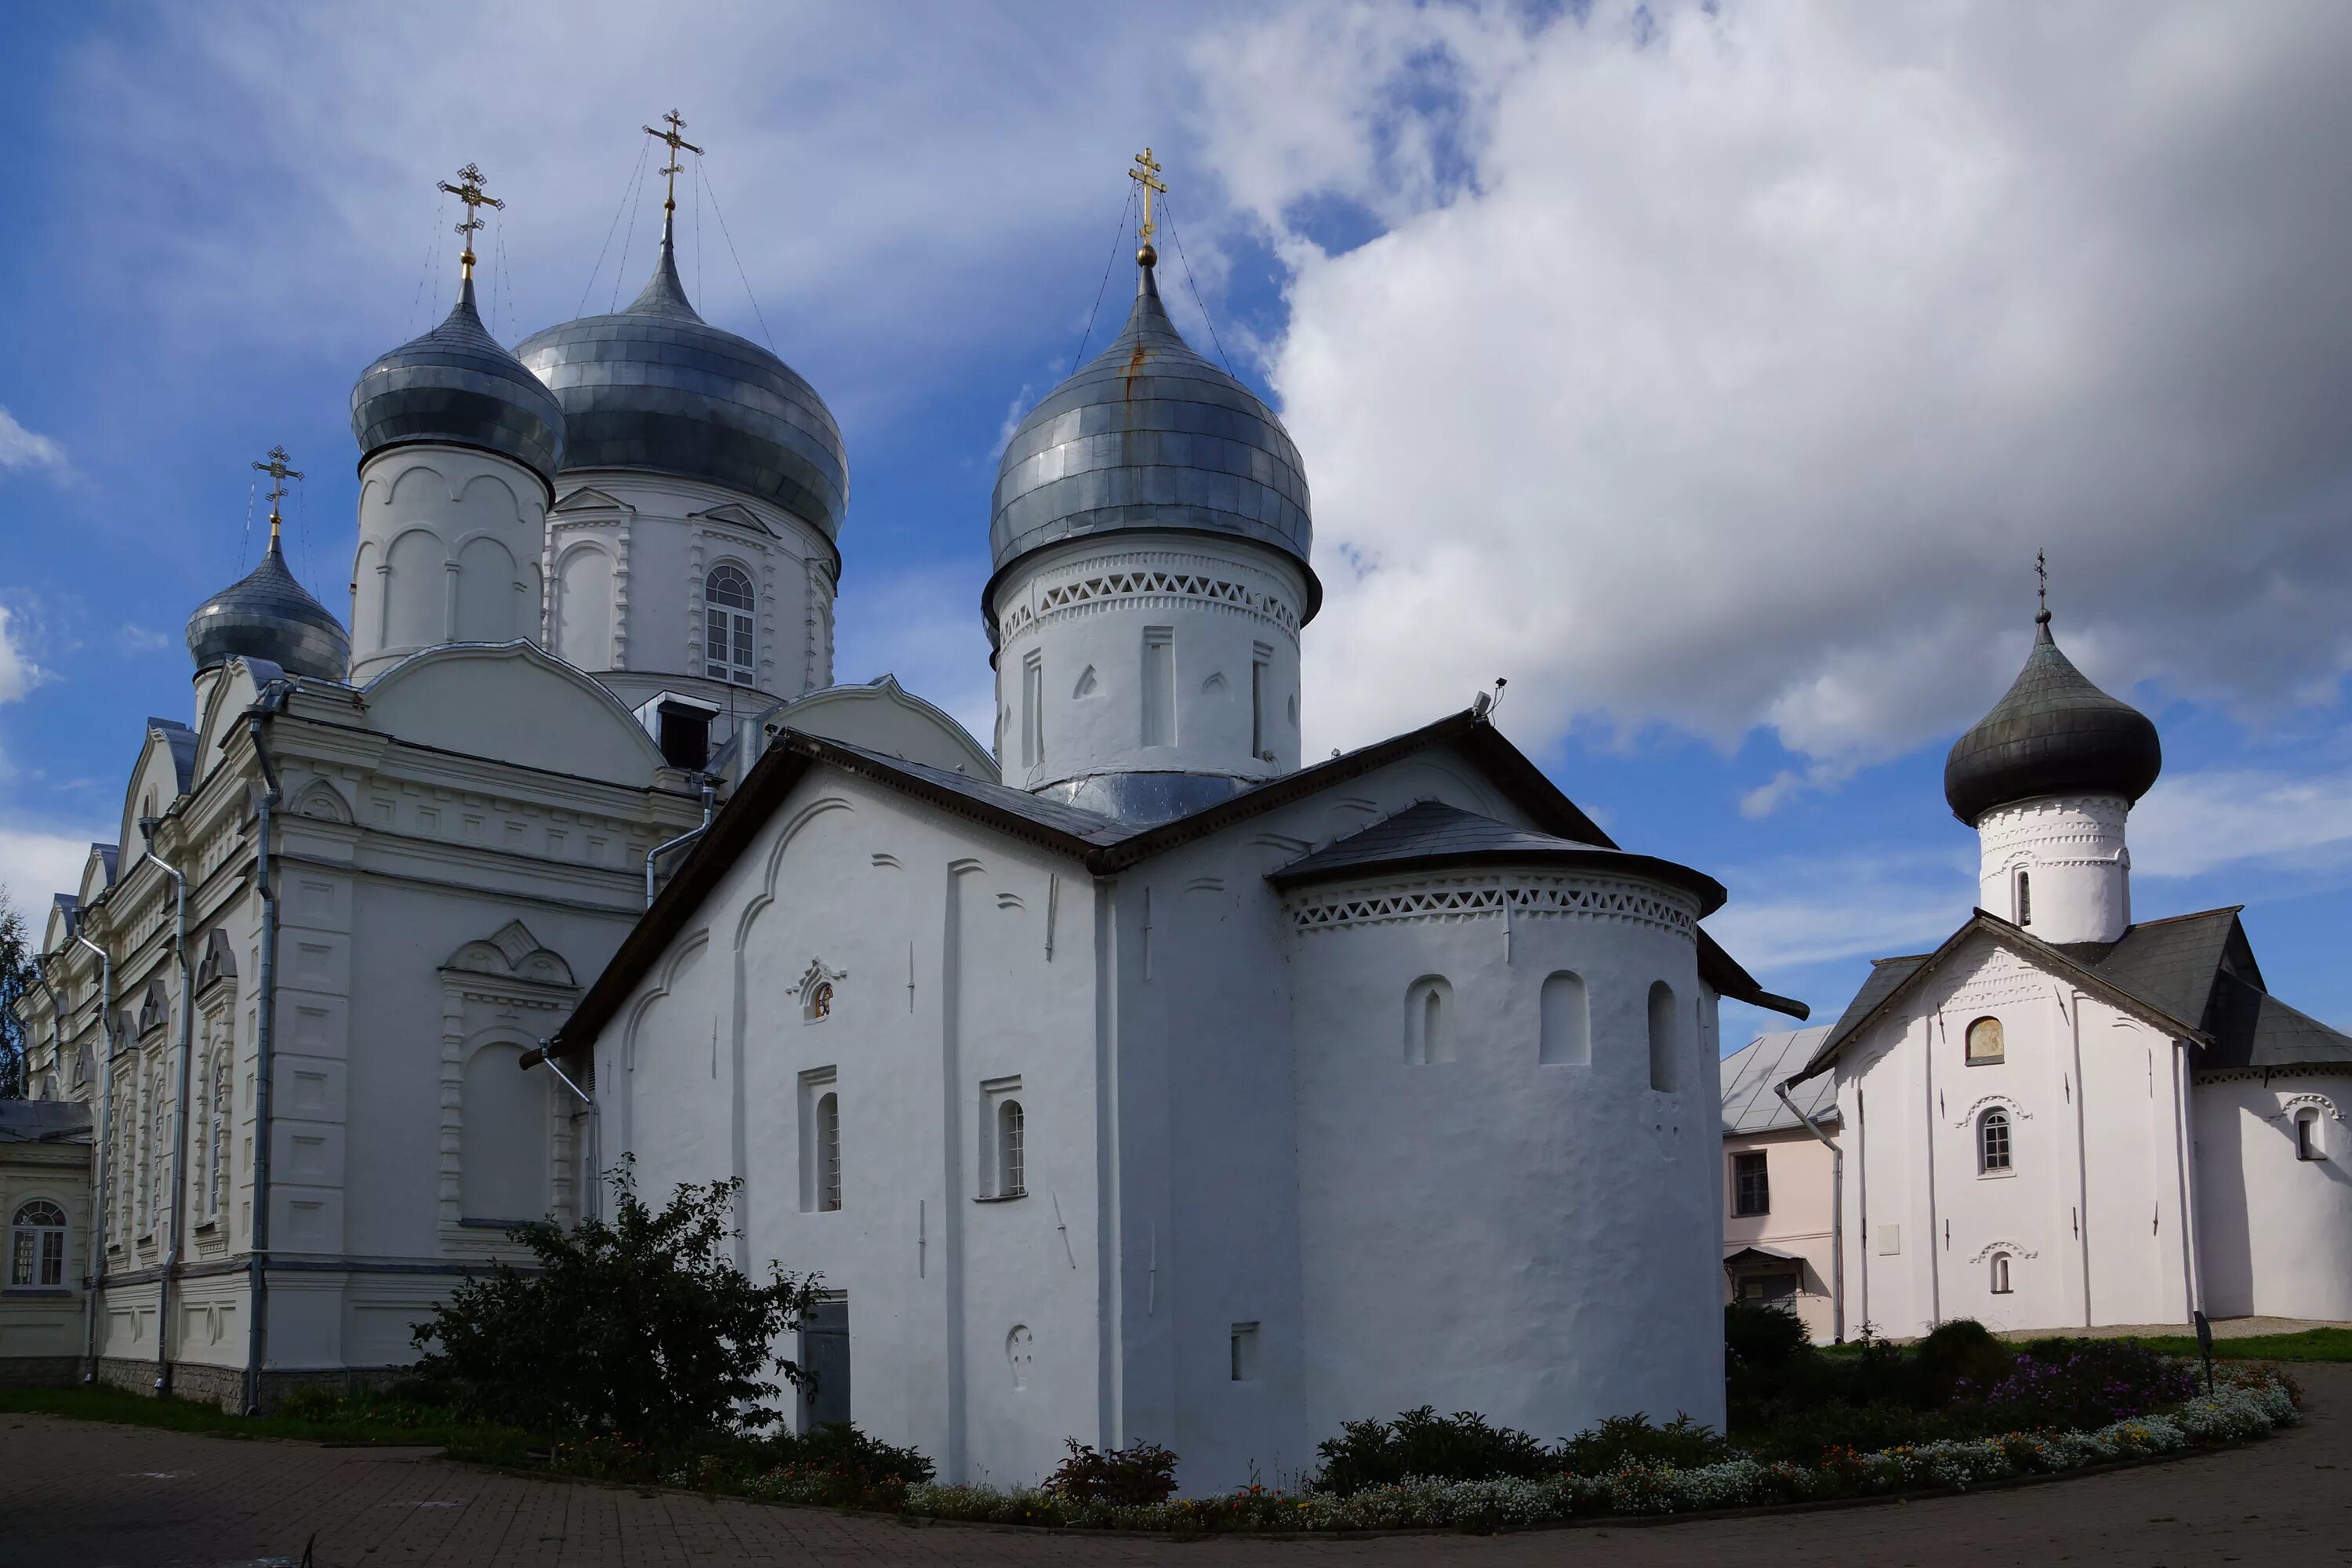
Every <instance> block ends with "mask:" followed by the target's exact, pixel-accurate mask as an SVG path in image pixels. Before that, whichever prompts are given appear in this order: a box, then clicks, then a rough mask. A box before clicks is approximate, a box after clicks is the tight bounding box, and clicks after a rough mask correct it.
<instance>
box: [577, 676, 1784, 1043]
mask: <svg viewBox="0 0 2352 1568" xmlns="http://www.w3.org/2000/svg"><path fill="white" fill-rule="evenodd" d="M1438 745H1451V746H1454V747H1455V748H1457V749H1458V751H1459V752H1461V754H1462V755H1463V756H1464V757H1465V760H1467V761H1469V762H1470V763H1472V764H1473V765H1474V766H1475V767H1476V769H1477V770H1478V772H1479V773H1481V774H1482V775H1483V776H1484V777H1486V779H1488V780H1489V781H1491V782H1492V783H1494V784H1496V785H1497V786H1498V787H1499V788H1500V789H1501V790H1502V792H1503V794H1504V795H1506V796H1507V797H1508V798H1509V799H1510V800H1511V801H1512V802H1513V804H1515V805H1517V806H1519V807H1520V809H1522V810H1524V811H1526V812H1527V813H1528V815H1529V816H1532V817H1534V818H1535V819H1536V820H1538V821H1539V822H1547V823H1549V824H1551V825H1552V826H1555V827H1558V828H1559V829H1560V830H1561V838H1560V840H1559V841H1560V842H1564V843H1568V844H1570V846H1571V847H1575V848H1579V849H1583V850H1591V849H1595V848H1598V849H1604V850H1612V851H1613V850H1615V849H1616V846H1615V845H1613V844H1612V843H1611V842H1610V841H1609V838H1608V836H1607V835H1606V834H1604V833H1602V832H1601V829H1600V828H1599V827H1598V826H1596V825H1594V823H1593V821H1592V819H1591V817H1589V816H1585V815H1584V813H1583V812H1581V811H1580V810H1578V809H1577V807H1576V805H1575V804H1574V803H1573V802H1571V801H1570V800H1569V798H1568V797H1567V796H1566V795H1562V794H1561V793H1560V792H1559V785H1557V784H1553V783H1552V782H1551V781H1550V780H1549V779H1548V778H1546V777H1545V776H1544V774H1543V772H1542V770H1540V769H1539V768H1538V767H1537V766H1536V765H1535V764H1534V763H1531V762H1529V761H1528V759H1527V756H1526V754H1525V753H1523V752H1520V751H1519V749H1518V748H1517V747H1516V746H1514V745H1512V744H1511V743H1510V742H1508V741H1507V740H1505V739H1504V738H1503V736H1502V735H1501V734H1500V733H1499V732H1498V731H1496V729H1495V727H1494V726H1493V725H1492V724H1489V723H1487V722H1486V720H1485V719H1484V717H1483V716H1481V715H1480V714H1478V713H1476V712H1475V711H1471V710H1465V711H1463V712H1460V713H1454V714H1451V715H1449V716H1447V717H1446V718H1444V719H1441V720H1439V721H1437V722H1435V723H1433V724H1426V725H1423V727H1422V728H1420V729H1418V730H1414V731H1409V732H1407V733H1405V734H1402V735H1395V736H1391V737H1390V738H1389V739H1388V740H1385V741H1382V742H1378V743H1377V744H1374V745H1370V746H1365V747H1361V748H1360V749H1358V750H1356V751H1353V752H1345V753H1343V754H1341V755H1339V756H1337V757H1333V758H1330V759H1329V760H1328V761H1326V762H1321V763H1315V764H1314V765H1312V766H1310V767H1306V768H1302V769H1300V770H1299V771H1298V772H1297V773H1291V774H1288V775H1286V776H1285V777H1282V778H1278V779H1273V780H1269V781H1267V782H1266V783H1265V784H1258V785H1256V786H1255V787H1253V788H1251V789H1248V790H1245V791H1244V792H1243V793H1242V794H1241V795H1235V796H1234V797H1233V798H1232V799H1230V800H1226V801H1223V802H1220V803H1218V804H1217V805H1213V806H1210V807H1208V808H1207V809H1205V810H1202V811H1198V812H1195V813H1193V814H1192V816H1186V817H1181V818H1179V819H1177V820H1176V821H1173V822H1164V823H1160V824H1157V825H1155V826H1139V825H1137V824H1134V823H1130V822H1123V821H1120V820H1118V819H1117V818H1114V817H1109V816H1103V815H1101V814H1100V813H1097V812H1091V811H1086V810H1083V809H1081V808H1079V807H1076V806H1073V805H1065V804H1063V803H1061V802H1059V801H1054V800H1048V799H1045V798H1042V797H1040V796H1037V795H1031V794H1030V793H1028V792H1027V791H1025V790H1018V789H1013V788H1012V787H1011V786H1009V785H1006V784H995V783H992V782H991V781H988V780H985V779H976V778H972V777H971V776H969V775H967V774H964V773H950V772H949V771H947V770H945V769H941V768H934V767H929V766H926V765H925V764H923V763H910V762H908V761H906V760H904V759H902V758H898V757H893V756H887V755H885V754H884V753H882V752H872V751H867V750H866V749H865V748H864V747H860V746H850V745H845V744H843V743H842V742H838V741H828V740H825V739H823V738H821V737H819V736H815V735H808V734H803V733H802V732H800V731H796V730H789V729H787V730H784V731H780V732H779V733H778V734H777V735H776V737H775V741H774V742H773V743H772V745H771V746H770V747H769V748H768V750H767V752H766V753H765V754H764V755H763V756H761V759H760V760H759V762H758V763H755V764H753V766H752V768H751V773H750V774H749V775H748V776H747V777H745V779H744V780H743V782H742V783H741V784H739V785H738V786H737V787H736V790H735V793H734V795H732V796H731V797H730V799H729V800H728V802H727V804H726V805H725V806H723V807H721V808H720V810H719V815H718V816H717V817H716V818H714V819H713V821H712V822H711V825H710V830H709V832H708V833H705V834H704V835H703V836H702V837H700V838H699V839H698V840H697V841H696V842H695V844H694V847H692V848H691V849H689V850H688V851H687V854H686V857H685V858H684V859H682V860H681V861H679V862H678V865H677V868H676V870H675V871H673V872H672V873H671V876H670V879H669V880H668V881H667V883H666V884H664V885H663V887H662V889H661V891H660V893H659V894H657V895H656V897H655V899H654V901H653V905H652V907H651V908H649V909H648V910H646V912H645V914H644V915H643V916H642V917H641V918H640V919H639V920H638V921H637V923H636V925H635V927H633V928H631V930H630V931H629V934H628V935H627V936H626V937H625V938H624V939H622V942H621V946H620V949H619V951H618V952H615V953H614V955H613V959H612V961H611V962H610V963H607V964H606V965H605V966H604V972H603V973H600V974H599V975H597V977H596V979H595V981H594V983H593V984H591V985H590V986H589V988H588V992H587V994H585V995H583V997H582V998H581V999H580V1005H578V1006H577V1007H576V1008H575V1009H573V1011H572V1016H571V1017H570V1018H568V1019H566V1020H565V1021H564V1024H563V1026H562V1028H561V1029H559V1030H558V1031H557V1032H556V1034H555V1037H554V1041H553V1045H552V1047H551V1048H552V1049H553V1050H555V1051H556V1053H557V1054H559V1055H561V1054H563V1053H565V1052H568V1051H576V1050H578V1049H580V1048H581V1047H583V1045H584V1043H585V1042H586V1041H587V1040H588V1039H589V1038H591V1037H593V1036H594V1034H595V1032H596V1031H597V1030H598V1029H600V1028H602V1027H603V1026H604V1024H605V1022H606V1021H607V1020H609V1019H610V1018H611V1017H612V1016H613V1013H614V1009H616V1008H618V1007H619V1006H620V1005H621V1004H622V1002H623V1001H624V1000H625V999H626V998H627V996H628V994H629V992H630V991H631V989H633V988H634V987H635V984H637V982H638V981H639V980H640V979H642V978H643V977H644V976H645V974H646V973H647V972H648V971H649V970H650V969H651V968H652V967H653V965H654V964H655V963H657V962H658V961H659V960H660V957H661V955H662V953H663V952H665V951H666V950H667V946H668V944H669V942H671V941H672V940H673V939H674V938H675V937H676V936H677V933H678V932H679V931H682V930H684V929H685V927H686V924H687V922H688V921H690V920H691V919H693V917H694V913H695V911H696V910H698V908H700V907H701V904H702V901H703V900H705V899H706V898H708V897H709V894H710V892H711V890H712V889H715V888H717V887H718V885H719V880H720V879H722V878H723V877H724V876H725V875H726V873H727V870H728V868H730V867H731V866H732V865H734V863H735V861H736V859H737V858H738V857H740V855H742V853H743V852H744V850H745V849H747V848H748V847H750V846H751V843H752V842H753V840H754V839H756V838H757V837H758V835H759V832H760V829H761V826H763V825H764V824H765V823H766V822H767V821H768V819H769V818H770V817H771V816H772V815H773V814H774V813H775V812H776V811H777V810H778V809H779V808H780V807H782V805H783V803H784V801H785V799H786V798H787V797H788V796H789V795H791V793H792V791H793V786H794V785H796V784H799V782H800V781H801V779H802V778H803V777H804V776H806V774H807V773H808V772H809V771H810V770H811V769H812V768H814V767H818V766H827V767H834V768H839V769H841V770H843V771H844V772H846V773H855V774H857V775H858V776H860V777H864V778H867V779H871V780H873V781H874V782H876V783H877V784H883V785H885V786H887V787H888V788H891V789H895V790H898V791H899V792H901V793H903V794H906V795H912V796H914V797H915V798H917V799H919V800H925V801H928V802H929V803H930V804H931V805H935V806H937V807H939V808H940V809H941V810H944V811H949V812H952V813H954V814H956V815H958V816H963V817H966V818H968V819H970V820H972V821H975V822H980V823H983V824H985V825H987V826H992V827H994V828H997V829H999V830H1000V831H1003V832H1005V833H1009V834H1012V835H1013V836H1015V837H1020V838H1022V839H1024V840H1025V841H1027V842H1029V843H1032V844H1035V845H1038V846H1040V847H1044V848H1046V849H1048V850H1051V851H1054V852H1055V853H1058V854H1062V855H1066V856H1069V857H1070V858H1073V859H1075V860H1076V861H1077V862H1078V863H1079V864H1080V865H1081V866H1082V867H1083V868H1085V870H1086V871H1087V873H1088V874H1090V875H1093V876H1097V877H1103V876H1112V875H1116V874H1117V873H1118V872H1120V871H1124V870H1126V869H1127V868H1129V867H1132V866H1135V865H1138V864H1139V863H1141V862H1142V861H1144V860H1148V859H1150V858H1152V857H1153V856H1156V855H1160V854H1163V853H1165V852H1166V851H1168V850H1170V849H1172V848H1175V847H1178V846H1179V845H1182V844H1187V843H1190V842H1192V841H1193V840H1195V839H1198V838H1202V837H1207V836H1209V835H1210V834H1213V833H1219V832H1222V831H1223V830H1224V829H1225V828H1228V827H1230V826H1234V824H1235V823H1238V822H1243V821H1246V820H1247V819H1249V818H1250V817H1253V816H1257V815H1259V814H1261V813H1264V812H1268V811H1273V810H1276V809H1278V808H1280V807H1282V806H1285V805H1290V804H1292V803H1294V802H1297V801H1299V800H1303V799H1306V798H1307V797H1309V796H1311V795H1317V794H1319V793H1320V792H1322V791H1324V790H1327V789H1329V788H1331V787H1332V786H1333V785H1335V784H1339V783H1341V782H1343V781H1345V780H1348V779H1350V778H1357V777H1360V776H1361V775H1363V774H1365V773H1370V772H1372V771H1373V770H1375V769H1377V768H1382V767H1386V766H1388V765H1389V764H1390V763H1394V762H1397V761H1399V760H1401V759H1402V758H1404V757H1408V756H1412V755H1414V754H1416V753H1418V752H1424V751H1427V750H1429V749H1430V748H1432V747H1433V746H1438ZM1400 815H1402V814H1400ZM1497 826H1499V825H1497ZM1627 858H1628V859H1639V858H1641V857H1627ZM1656 864H1658V865H1661V866H1664V865H1669V864H1671V863H1670V862H1664V861H1660V862H1656ZM1676 869H1678V870H1679V869H1682V868H1676ZM1698 964H1699V973H1700V974H1701V975H1702V976H1703V977H1705V979H1706V982H1707V984H1710V985H1712V986H1713V987H1715V989H1716V991H1717V994H1719V995H1724V996H1729V997H1732V998H1734V999H1735V1000H1738V1001H1743V1002H1752V1003H1754V1004H1755V1005H1758V1006H1762V1007H1770V1008H1773V1009H1775V1010H1777V1011H1780V1012H1784V1013H1790V1014H1793V1015H1794V1016H1797V1017H1800V1018H1801V1017H1803V1016H1805V1008H1804V1005H1803V1004H1802V1003H1800V1002H1791V1001H1790V1000H1789V999H1788V998H1786V997H1782V996H1775V995H1773V994H1771V993H1769V992H1768V991H1766V990H1764V989H1763V987H1761V986H1760V985H1759V984H1757V983H1756V981H1755V980H1754V978H1753V977H1752V976H1750V975H1749V974H1748V972H1747V971H1746V970H1744V969H1742V968H1740V967H1739V965H1738V963H1735V962H1734V961H1733V960H1732V958H1731V955H1730V954H1728V953H1727V952H1724V951H1723V949H1722V948H1721V947H1720V946H1718V945H1717V943H1716V942H1715V939H1714V938H1712V937H1710V936H1709V935H1707V933H1706V931H1705V930H1704V929H1702V930H1701V931H1699V933H1698Z"/></svg>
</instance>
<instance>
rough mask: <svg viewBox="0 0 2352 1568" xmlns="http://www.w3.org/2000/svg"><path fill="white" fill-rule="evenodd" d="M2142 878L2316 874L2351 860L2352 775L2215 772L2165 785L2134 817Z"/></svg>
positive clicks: (2135, 867)
mask: <svg viewBox="0 0 2352 1568" xmlns="http://www.w3.org/2000/svg"><path fill="white" fill-rule="evenodd" d="M2131 851H2132V871H2133V874H2134V875H2135V876H2137V877H2141V878H2147V877H2198V876H2202V875H2204V874H2205V873H2206V872H2208V871H2214V870H2219V869H2220V868H2222V867H2225V866H2240V865H2248V866H2261V867H2268V868H2274V869H2279V870H2286V871H2298V872H2312V871H2324V870H2330V869H2340V868H2343V867H2344V866H2345V865H2346V864H2347V862H2352V773H2320V774H2311V775H2302V776H2298V775H2295V774H2291V773H2282V772H2278V771H2275V770H2269V769H2261V768H2216V769H2210V770H2208V771H2206V772H2202V773H2187V774H2182V775H2178V776H2168V777H2166V778H2164V779H2161V780H2159V781H2158V784H2157V786H2156V787H2155V788H2154V789H2152V790H2150V791H2149V792H2148V794H2147V798H2146V799H2145V800H2143V801H2141V802H2140V803H2139V805H2137V806H2136V807H2134V808H2133V811H2132V816H2131Z"/></svg>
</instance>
